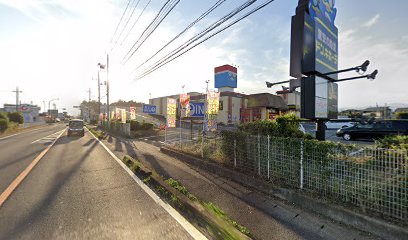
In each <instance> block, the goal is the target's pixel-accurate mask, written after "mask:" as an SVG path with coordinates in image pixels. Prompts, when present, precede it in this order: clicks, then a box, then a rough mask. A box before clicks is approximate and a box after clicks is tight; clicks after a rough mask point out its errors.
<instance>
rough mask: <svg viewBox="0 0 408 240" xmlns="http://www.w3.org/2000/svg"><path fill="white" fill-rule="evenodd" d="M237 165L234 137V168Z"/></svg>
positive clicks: (235, 140)
mask: <svg viewBox="0 0 408 240" xmlns="http://www.w3.org/2000/svg"><path fill="white" fill-rule="evenodd" d="M236 167H237V139H234V168H236Z"/></svg>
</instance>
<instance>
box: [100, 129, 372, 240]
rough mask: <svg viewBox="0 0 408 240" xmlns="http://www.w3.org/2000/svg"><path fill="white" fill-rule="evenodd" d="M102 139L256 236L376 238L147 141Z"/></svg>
mask: <svg viewBox="0 0 408 240" xmlns="http://www.w3.org/2000/svg"><path fill="white" fill-rule="evenodd" d="M105 142H106V143H108V145H107V146H108V147H109V148H110V149H111V150H113V151H114V152H115V154H117V155H118V156H119V157H123V155H125V154H127V155H130V156H132V157H136V158H138V159H139V160H141V161H142V162H143V164H144V165H145V166H147V167H149V168H151V169H154V170H156V172H157V173H158V174H160V175H163V176H164V177H165V178H169V177H172V178H174V179H176V180H178V181H180V182H181V183H182V184H183V185H184V186H185V187H186V188H187V189H188V190H189V191H190V192H191V193H193V194H194V195H196V196H197V197H199V198H201V199H203V200H205V201H209V202H213V203H214V204H215V205H217V206H219V207H220V208H221V209H222V210H224V211H225V212H226V214H227V215H228V216H230V217H231V218H232V219H234V220H236V221H237V222H238V223H240V224H241V225H243V226H245V227H247V228H248V229H249V231H251V233H252V234H253V235H254V236H255V237H256V238H257V239H376V238H375V237H372V236H370V235H368V234H366V233H362V232H360V231H358V230H354V229H352V228H350V227H349V226H344V225H340V224H338V223H335V222H332V221H330V220H327V219H325V218H323V217H320V216H317V215H316V214H312V213H309V212H306V211H304V210H301V209H298V208H296V207H295V206H292V205H290V204H286V203H284V202H282V201H280V200H277V199H274V198H271V197H269V196H266V195H264V194H261V193H258V192H254V191H251V190H250V189H247V188H245V187H243V186H241V185H239V184H236V183H235V182H232V181H230V180H228V179H225V178H221V177H219V176H216V175H214V174H211V173H208V172H206V171H204V170H201V169H197V168H195V167H192V166H189V165H187V164H185V163H183V162H181V161H179V160H177V159H175V158H173V157H170V156H167V155H165V154H163V153H161V152H160V151H159V147H157V146H154V145H151V144H148V143H146V142H143V141H139V140H128V139H119V138H116V137H112V136H109V137H108V138H107V139H106V140H105Z"/></svg>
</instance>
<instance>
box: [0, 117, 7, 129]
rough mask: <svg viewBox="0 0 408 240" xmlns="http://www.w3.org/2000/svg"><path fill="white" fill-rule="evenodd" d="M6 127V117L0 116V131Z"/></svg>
mask: <svg viewBox="0 0 408 240" xmlns="http://www.w3.org/2000/svg"><path fill="white" fill-rule="evenodd" d="M7 128H8V121H7V119H3V118H0V132H4V131H5V130H6V129H7Z"/></svg>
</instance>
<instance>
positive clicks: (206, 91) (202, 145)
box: [201, 80, 210, 158]
mask: <svg viewBox="0 0 408 240" xmlns="http://www.w3.org/2000/svg"><path fill="white" fill-rule="evenodd" d="M209 82H210V80H206V81H205V83H206V84H207V88H206V90H205V95H204V96H205V103H204V122H203V132H202V137H201V157H202V158H204V136H205V131H206V130H207V129H206V128H207V118H208V116H207V98H208V83H209Z"/></svg>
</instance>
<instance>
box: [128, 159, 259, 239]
mask: <svg viewBox="0 0 408 240" xmlns="http://www.w3.org/2000/svg"><path fill="white" fill-rule="evenodd" d="M122 161H123V163H125V164H126V166H128V167H129V168H130V169H131V170H132V171H133V172H134V173H138V172H139V170H140V167H141V166H140V164H141V163H140V162H139V161H138V160H137V159H134V158H132V157H130V156H128V155H125V156H124V157H123V159H122ZM139 175H140V172H139ZM152 176H153V177H158V178H159V179H161V180H164V179H163V177H162V176H160V175H159V174H158V173H157V172H156V171H154V170H153V171H152V173H151V175H150V176H142V177H144V178H143V182H144V183H145V184H147V185H150V186H151V187H153V188H155V189H156V190H157V192H158V193H159V194H160V195H161V196H162V197H164V198H165V199H167V200H168V201H169V203H170V204H171V205H173V206H175V207H177V208H179V209H183V208H184V205H183V203H182V202H181V201H180V199H179V198H178V197H177V195H175V194H173V193H171V192H170V191H168V190H167V189H166V188H164V187H163V186H161V185H155V184H154V183H152V182H151V180H152V179H151V177H152ZM139 177H140V176H139ZM164 182H165V183H166V184H168V185H169V186H171V187H172V188H174V189H175V190H177V191H178V192H180V193H181V194H183V195H184V196H187V197H188V199H189V200H190V201H192V202H198V203H200V204H201V205H202V206H203V207H204V208H205V209H207V210H208V211H209V212H211V213H213V214H214V215H215V216H217V217H218V218H220V219H221V220H223V221H225V222H227V223H228V224H230V227H231V228H232V227H234V228H235V229H237V230H238V231H240V232H241V233H243V234H245V235H247V236H249V237H251V238H252V234H251V233H250V232H249V230H248V229H247V228H245V227H244V226H242V225H240V224H239V223H237V222H236V221H234V220H232V219H231V218H230V217H228V215H227V214H226V213H225V212H224V211H222V210H221V209H220V208H219V207H217V206H216V205H215V204H213V203H211V202H204V201H201V200H199V199H198V198H197V197H196V196H194V195H193V194H191V193H190V192H189V191H188V190H187V188H186V187H185V186H183V185H182V184H181V183H180V182H178V181H177V180H175V179H173V178H169V179H167V180H164ZM215 229H218V230H217V231H219V232H218V233H215V232H214V230H215ZM207 231H208V232H209V233H210V234H211V235H212V236H214V237H216V236H218V237H219V234H221V235H222V236H223V238H222V239H237V238H236V237H234V236H233V235H231V234H230V233H229V232H228V231H227V230H226V229H224V230H222V229H221V228H219V227H216V226H211V227H210V226H207Z"/></svg>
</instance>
